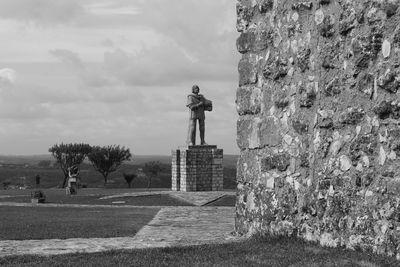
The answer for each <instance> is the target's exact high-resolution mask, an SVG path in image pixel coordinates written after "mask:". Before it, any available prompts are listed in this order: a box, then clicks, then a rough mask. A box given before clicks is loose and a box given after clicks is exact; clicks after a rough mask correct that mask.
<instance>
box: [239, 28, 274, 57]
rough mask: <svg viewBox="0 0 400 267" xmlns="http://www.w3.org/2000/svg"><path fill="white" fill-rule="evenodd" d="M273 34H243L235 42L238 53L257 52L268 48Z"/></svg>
mask: <svg viewBox="0 0 400 267" xmlns="http://www.w3.org/2000/svg"><path fill="white" fill-rule="evenodd" d="M272 34H273V32H272V31H270V30H262V31H259V32H258V31H254V30H252V31H247V32H243V33H242V34H241V35H240V36H239V38H238V39H237V41H236V46H237V49H238V51H239V52H240V53H247V52H249V51H250V52H259V51H262V50H264V49H265V48H267V47H268V44H269V43H270V42H271V40H272V37H271V36H272Z"/></svg>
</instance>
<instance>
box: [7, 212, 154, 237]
mask: <svg viewBox="0 0 400 267" xmlns="http://www.w3.org/2000/svg"><path fill="white" fill-rule="evenodd" d="M157 212H158V209H155V208H134V207H132V208H66V207H62V208H59V207H8V206H7V207H0V214H1V216H0V225H1V227H0V239H1V240H7V239H13V240H24V239H52V238H58V239H65V238H78V237H81V238H90V237H121V236H134V235H135V234H136V233H137V232H138V231H139V230H140V229H141V228H142V227H143V226H144V225H146V224H147V223H148V222H149V221H150V220H151V219H152V218H153V217H154V215H155V214H156V213H157Z"/></svg>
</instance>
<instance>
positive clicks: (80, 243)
mask: <svg viewBox="0 0 400 267" xmlns="http://www.w3.org/2000/svg"><path fill="white" fill-rule="evenodd" d="M96 207H97V205H96ZM234 215H235V210H234V208H233V207H167V208H162V209H161V210H160V211H159V212H158V213H157V215H156V216H155V217H154V219H153V220H152V221H151V222H150V223H149V224H148V225H146V226H144V227H143V228H142V229H141V230H140V231H139V232H138V233H137V234H136V235H135V236H134V237H115V238H89V239H83V238H71V239H64V240H60V239H46V240H20V241H19V240H0V257H1V256H8V255H23V254H38V255H56V254H65V253H77V252H86V253H91V252H100V251H106V250H113V249H141V248H155V247H170V246H188V245H199V244H207V243H223V242H231V241H239V240H241V238H239V237H234V236H232V235H231V234H230V233H231V232H232V231H233V230H234Z"/></svg>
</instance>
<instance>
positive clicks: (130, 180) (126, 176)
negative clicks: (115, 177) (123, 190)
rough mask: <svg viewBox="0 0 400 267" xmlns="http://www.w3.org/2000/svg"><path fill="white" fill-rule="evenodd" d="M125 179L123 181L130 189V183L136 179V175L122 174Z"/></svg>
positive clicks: (131, 173)
mask: <svg viewBox="0 0 400 267" xmlns="http://www.w3.org/2000/svg"><path fill="white" fill-rule="evenodd" d="M122 175H123V176H124V178H125V181H126V182H127V183H128V187H129V188H131V187H132V182H133V180H134V179H135V178H136V177H137V175H136V173H133V172H130V173H125V172H124V173H123V174H122Z"/></svg>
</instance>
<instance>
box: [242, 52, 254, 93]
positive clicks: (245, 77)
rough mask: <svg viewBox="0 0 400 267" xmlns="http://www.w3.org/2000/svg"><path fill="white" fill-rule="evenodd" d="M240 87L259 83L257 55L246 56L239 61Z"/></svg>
mask: <svg viewBox="0 0 400 267" xmlns="http://www.w3.org/2000/svg"><path fill="white" fill-rule="evenodd" d="M238 70H239V86H242V85H251V84H255V83H257V74H258V62H257V58H256V55H255V54H245V55H243V57H242V59H241V60H240V61H239V68H238Z"/></svg>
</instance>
